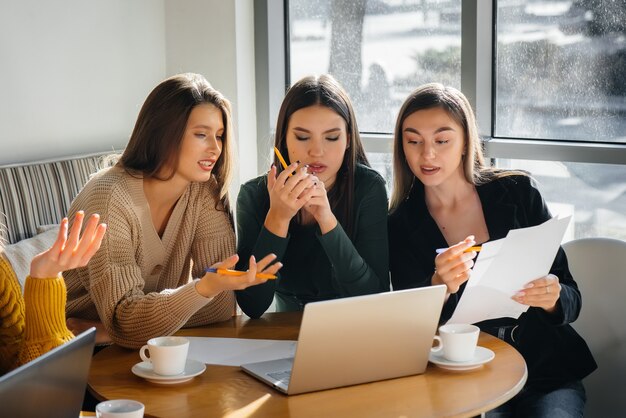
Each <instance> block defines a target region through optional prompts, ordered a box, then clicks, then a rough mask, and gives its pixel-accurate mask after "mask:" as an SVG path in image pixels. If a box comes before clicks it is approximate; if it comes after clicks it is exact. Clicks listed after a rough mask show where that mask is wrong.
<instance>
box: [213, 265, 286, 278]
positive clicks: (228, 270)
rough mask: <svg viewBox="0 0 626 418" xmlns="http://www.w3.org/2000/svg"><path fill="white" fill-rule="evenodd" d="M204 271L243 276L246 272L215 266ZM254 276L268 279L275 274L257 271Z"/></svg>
mask: <svg viewBox="0 0 626 418" xmlns="http://www.w3.org/2000/svg"><path fill="white" fill-rule="evenodd" d="M204 271H205V272H207V273H217V274H223V275H225V276H243V275H244V274H246V273H247V272H245V271H239V270H230V269H222V268H215V267H209V268H207V269H205V270H204ZM256 277H257V278H259V279H269V280H273V279H276V276H275V275H273V274H268V273H257V274H256Z"/></svg>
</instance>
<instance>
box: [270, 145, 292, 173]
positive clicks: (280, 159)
mask: <svg viewBox="0 0 626 418" xmlns="http://www.w3.org/2000/svg"><path fill="white" fill-rule="evenodd" d="M274 153H275V154H276V156H277V157H278V161H280V163H281V164H282V166H283V168H284V169H285V170H286V169H287V161H285V159H284V158H283V155H282V154H281V153H280V151H279V150H278V148H276V147H274ZM291 176H292V173H289V177H291Z"/></svg>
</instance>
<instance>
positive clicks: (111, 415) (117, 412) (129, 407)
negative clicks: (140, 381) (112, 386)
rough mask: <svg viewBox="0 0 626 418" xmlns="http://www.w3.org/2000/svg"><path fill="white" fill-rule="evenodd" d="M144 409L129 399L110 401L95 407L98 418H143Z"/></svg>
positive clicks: (140, 404)
mask: <svg viewBox="0 0 626 418" xmlns="http://www.w3.org/2000/svg"><path fill="white" fill-rule="evenodd" d="M144 410H145V407H144V406H143V404H142V403H141V402H137V401H133V400H130V399H112V400H109V401H104V402H100V403H99V404H98V405H96V417H98V418H143V412H144Z"/></svg>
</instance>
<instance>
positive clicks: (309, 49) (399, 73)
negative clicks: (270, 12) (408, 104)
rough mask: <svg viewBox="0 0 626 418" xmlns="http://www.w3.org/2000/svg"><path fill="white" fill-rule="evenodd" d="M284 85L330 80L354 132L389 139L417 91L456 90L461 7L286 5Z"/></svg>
mask: <svg viewBox="0 0 626 418" xmlns="http://www.w3.org/2000/svg"><path fill="white" fill-rule="evenodd" d="M288 11H289V54H290V60H289V70H290V71H289V72H290V78H289V81H290V83H294V82H295V81H297V80H298V79H300V78H302V77H304V76H306V75H310V74H322V73H330V74H332V75H333V76H334V77H335V78H337V79H338V80H339V82H340V83H341V84H342V85H343V87H344V88H345V89H346V90H347V91H348V94H349V95H350V98H351V99H352V101H353V103H354V107H355V111H356V115H357V120H358V123H359V129H360V130H361V132H369V133H391V132H392V131H393V125H394V123H395V117H396V114H397V112H398V110H399V108H400V105H401V104H402V102H403V101H404V99H405V98H406V96H407V95H408V93H409V92H410V91H411V90H413V89H414V88H416V87H417V86H419V85H420V84H423V83H427V82H431V81H440V82H442V83H444V84H448V85H452V86H454V87H457V88H459V87H460V84H461V0H438V1H433V0H341V1H337V0H335V1H333V0H318V1H314V2H312V1H309V0H290V1H289V3H288Z"/></svg>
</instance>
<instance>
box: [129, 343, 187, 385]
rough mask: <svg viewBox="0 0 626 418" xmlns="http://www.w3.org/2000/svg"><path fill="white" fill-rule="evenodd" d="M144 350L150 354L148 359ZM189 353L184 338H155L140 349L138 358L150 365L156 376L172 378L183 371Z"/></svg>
mask: <svg viewBox="0 0 626 418" xmlns="http://www.w3.org/2000/svg"><path fill="white" fill-rule="evenodd" d="M146 350H148V352H149V353H150V356H149V357H148V356H147V355H146ZM187 351H189V340H188V339H187V338H185V337H174V336H171V337H157V338H152V339H150V340H148V344H146V345H144V346H143V347H141V350H139V356H140V357H141V359H142V360H143V361H147V362H149V363H152V369H153V370H154V372H155V373H156V374H160V375H163V376H174V375H177V374H181V373H182V372H183V371H184V370H185V362H186V361H187Z"/></svg>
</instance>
